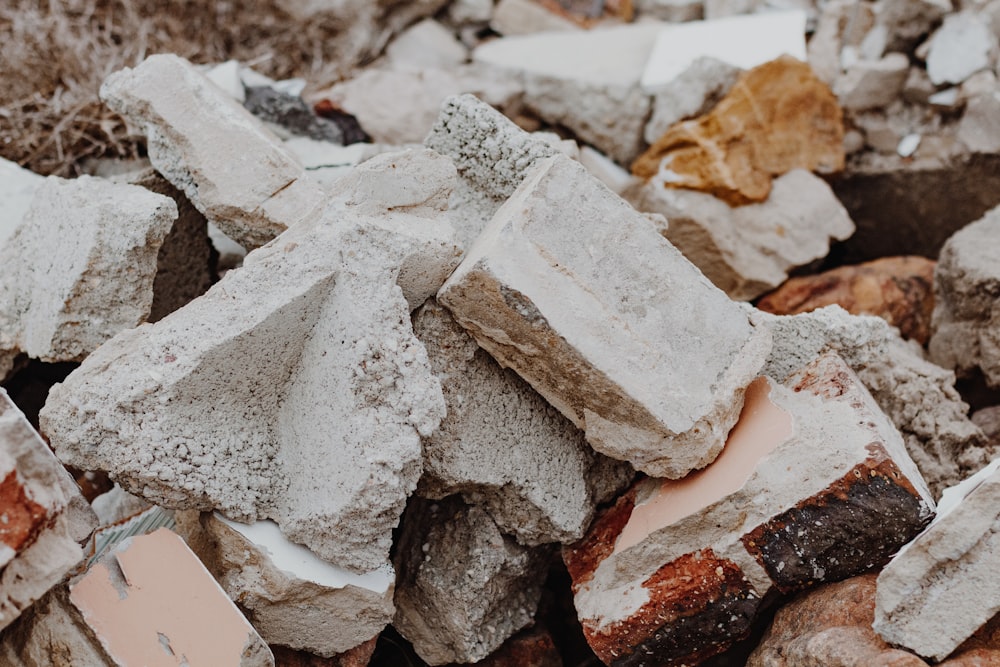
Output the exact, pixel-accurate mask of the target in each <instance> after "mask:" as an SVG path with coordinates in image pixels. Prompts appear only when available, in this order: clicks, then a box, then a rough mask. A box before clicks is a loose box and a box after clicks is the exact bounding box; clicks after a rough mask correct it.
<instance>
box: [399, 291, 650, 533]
mask: <svg viewBox="0 0 1000 667" xmlns="http://www.w3.org/2000/svg"><path fill="white" fill-rule="evenodd" d="M414 331H415V332H416V334H417V337H418V338H419V339H420V340H421V342H423V344H424V345H425V346H426V348H427V356H428V357H429V358H430V362H431V368H432V369H433V370H434V374H435V375H437V377H438V379H439V380H440V381H441V389H442V390H443V392H444V398H445V404H446V406H447V416H446V417H445V419H444V420H443V421H442V422H441V427H440V428H439V429H438V430H437V431H435V432H434V434H433V435H432V436H431V437H429V438H425V439H424V475H423V477H421V479H420V485H419V486H418V488H417V491H418V493H420V495H422V496H424V497H426V498H444V497H445V496H449V495H452V494H454V493H461V494H462V495H463V496H464V497H465V499H466V500H467V501H468V502H472V503H475V504H477V505H479V506H480V507H482V508H483V509H485V510H486V511H487V512H488V513H489V514H490V516H491V517H492V518H493V520H494V521H495V522H496V523H497V525H498V526H499V527H500V529H501V530H503V531H504V532H505V533H507V534H508V535H514V536H515V537H516V538H517V539H518V541H519V542H521V543H522V544H528V545H537V544H542V543H546V542H571V541H573V540H578V539H580V538H581V537H583V531H584V530H586V528H587V526H588V525H589V524H590V520H591V519H592V518H593V515H594V510H595V508H596V505H597V504H598V503H601V502H604V501H606V500H609V499H610V498H612V497H613V496H614V494H616V493H617V492H619V491H621V490H622V489H623V488H624V487H625V486H626V485H627V484H628V483H629V481H631V478H632V476H633V474H634V473H633V471H632V469H631V467H630V466H629V465H628V464H627V463H624V462H622V461H616V460H615V459H610V458H608V457H605V456H602V455H600V454H597V453H596V452H595V451H594V450H593V449H592V448H591V447H590V445H588V444H587V441H586V440H585V439H584V437H583V433H582V432H581V431H580V430H579V429H577V428H576V427H575V426H573V424H572V423H571V422H570V421H569V420H568V419H566V418H565V417H563V416H562V415H561V414H559V412H558V411H557V410H556V409H555V408H553V407H552V406H550V405H549V404H548V403H546V402H545V399H543V398H542V397H541V396H539V395H538V394H537V393H535V391H534V390H533V389H532V388H531V387H530V386H528V384H527V383H526V382H525V381H524V380H522V379H521V378H519V377H518V376H517V374H515V373H514V372H513V371H511V370H504V369H503V368H501V367H500V366H499V365H498V364H497V363H496V361H494V360H493V359H492V358H490V356H489V355H488V354H487V353H486V352H485V351H484V350H483V349H481V348H480V347H479V345H477V344H476V341H475V340H474V339H473V338H472V336H470V335H469V334H468V333H466V332H465V330H464V329H462V328H461V327H460V326H459V325H458V324H457V323H456V322H455V320H454V319H452V317H451V315H449V314H448V311H447V310H445V309H444V308H442V307H441V306H440V305H438V304H437V303H435V302H434V301H428V302H427V303H426V304H424V306H423V307H422V308H421V309H420V310H419V311H418V312H417V313H416V315H415V317H414Z"/></svg>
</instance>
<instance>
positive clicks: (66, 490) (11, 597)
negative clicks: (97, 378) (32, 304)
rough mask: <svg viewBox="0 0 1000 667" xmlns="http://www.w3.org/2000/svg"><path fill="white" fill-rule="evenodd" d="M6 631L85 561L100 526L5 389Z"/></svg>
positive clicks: (0, 454) (1, 415) (0, 433)
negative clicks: (85, 549) (86, 543)
mask: <svg viewBox="0 0 1000 667" xmlns="http://www.w3.org/2000/svg"><path fill="white" fill-rule="evenodd" d="M0 474H2V475H3V481H2V482H0V515H2V516H3V530H2V531H0V629H3V628H5V627H7V626H8V625H10V623H11V622H12V621H13V620H14V619H16V618H17V617H18V616H19V615H20V614H21V613H22V612H23V611H24V610H25V609H27V608H28V607H29V606H30V605H31V604H32V603H33V602H35V601H36V600H38V599H39V598H41V597H42V596H44V595H45V594H46V592H48V590H49V589H50V588H52V587H53V586H55V585H56V584H57V583H59V582H60V581H61V580H62V579H63V577H65V576H66V575H67V574H68V573H69V571H70V570H71V569H72V568H73V567H75V566H76V565H77V564H78V563H79V562H80V560H81V559H82V558H83V549H81V548H80V542H82V541H83V540H86V539H87V538H88V537H89V536H90V533H91V531H92V530H93V529H94V528H95V527H96V526H97V520H96V517H95V516H94V513H93V512H92V511H91V510H90V507H89V506H88V505H87V503H86V501H85V500H84V499H83V497H82V496H81V495H80V489H79V487H77V485H76V482H75V481H73V478H72V477H70V475H69V473H68V472H66V469H65V468H63V466H62V464H61V463H60V462H59V461H58V460H57V459H56V457H55V456H53V454H52V451H51V450H50V449H49V448H48V446H47V445H46V444H45V442H44V441H43V440H42V439H41V438H40V437H38V434H37V433H36V432H35V430H34V429H33V428H32V427H31V425H30V424H29V423H28V420H27V419H25V417H24V415H23V414H21V411H20V410H18V409H17V407H15V406H14V404H13V403H12V402H11V400H10V398H9V397H8V396H7V392H5V391H4V390H3V389H0Z"/></svg>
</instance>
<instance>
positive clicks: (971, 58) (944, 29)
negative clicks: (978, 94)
mask: <svg viewBox="0 0 1000 667" xmlns="http://www.w3.org/2000/svg"><path fill="white" fill-rule="evenodd" d="M997 47H998V44H997V36H996V35H994V34H993V31H992V30H991V29H990V26H989V24H988V23H987V22H986V21H985V20H984V19H983V18H982V17H980V16H979V14H977V13H975V12H972V11H963V12H958V13H956V14H951V15H949V16H947V17H945V19H944V24H943V25H942V26H941V27H940V28H938V30H937V32H935V33H934V34H933V35H932V36H931V39H930V50H929V52H928V54H927V74H928V75H930V77H931V81H933V82H934V84H935V85H941V84H943V83H952V84H958V83H962V82H963V81H965V80H966V79H967V78H969V77H970V76H972V75H973V74H974V73H976V72H978V71H979V70H982V69H986V68H988V67H989V66H990V64H991V63H992V62H993V59H994V58H995V57H996V54H997Z"/></svg>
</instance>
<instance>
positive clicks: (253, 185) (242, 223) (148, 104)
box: [101, 54, 324, 248]
mask: <svg viewBox="0 0 1000 667" xmlns="http://www.w3.org/2000/svg"><path fill="white" fill-rule="evenodd" d="M101 99H102V100H103V101H104V102H105V104H107V105H108V106H109V107H111V108H112V109H113V110H115V111H116V112H118V113H120V114H122V115H123V116H125V117H126V118H127V119H128V120H129V121H130V122H131V123H132V124H133V125H135V126H136V127H138V128H139V129H140V130H141V131H142V133H143V134H145V135H146V140H147V145H148V149H149V159H150V161H151V162H152V163H153V166H154V167H155V168H156V170H157V171H158V172H160V173H161V174H163V176H165V177H166V179H167V180H168V181H170V182H171V183H172V184H173V185H174V186H175V187H177V188H178V189H179V190H181V191H182V192H184V194H185V195H187V197H188V198H189V199H190V200H191V202H192V203H193V204H194V205H195V207H197V209H198V210H199V211H201V212H202V214H204V215H205V217H206V218H208V219H209V221H211V222H213V223H215V224H216V225H218V227H219V229H221V230H222V231H223V232H225V233H226V235H228V236H229V237H230V238H232V239H233V240H234V241H236V242H237V243H239V244H240V245H242V246H244V247H246V248H256V247H258V246H261V245H263V244H265V243H267V242H268V241H270V240H271V239H273V238H274V237H275V236H277V235H278V234H280V233H281V232H283V231H284V230H285V229H286V228H287V227H290V226H292V225H294V224H296V223H298V222H301V221H303V220H305V219H307V218H310V217H312V216H314V215H316V214H318V213H319V210H320V208H321V206H322V203H323V199H324V196H323V191H322V189H320V188H319V187H318V186H316V185H314V184H313V183H312V182H310V181H309V180H308V179H305V178H302V176H303V173H304V170H303V168H302V166H301V165H300V164H298V163H297V162H296V161H295V159H294V158H293V157H292V156H291V155H290V154H289V153H288V152H287V151H286V150H285V149H284V148H282V146H281V141H280V140H279V139H278V138H277V137H276V136H274V134H272V133H271V132H270V131H269V130H267V129H266V128H265V127H264V125H263V124H262V123H261V121H259V120H258V119H256V118H255V117H254V116H253V115H252V114H250V112H249V111H247V110H246V109H244V108H243V107H242V106H240V104H239V103H238V102H236V101H235V100H234V99H232V98H231V97H229V96H228V95H226V93H225V92H223V91H222V90H221V89H220V88H218V87H217V86H215V85H214V84H213V83H211V82H210V81H209V80H208V79H207V78H205V77H204V76H203V75H202V74H200V73H199V72H198V71H197V70H196V69H195V68H194V66H192V65H191V64H190V63H189V62H187V61H186V60H184V59H183V58H179V57H177V56H175V55H172V54H158V55H153V56H150V57H148V58H147V59H146V60H144V61H143V62H142V63H141V64H140V65H139V66H137V67H135V68H133V69H129V68H125V69H123V70H121V71H119V72H116V73H114V74H112V75H111V76H109V77H108V78H107V80H105V82H104V84H103V85H102V86H101Z"/></svg>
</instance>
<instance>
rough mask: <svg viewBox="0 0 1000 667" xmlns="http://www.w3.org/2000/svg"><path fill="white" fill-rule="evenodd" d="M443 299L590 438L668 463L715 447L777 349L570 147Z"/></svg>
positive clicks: (681, 470)
mask: <svg viewBox="0 0 1000 667" xmlns="http://www.w3.org/2000/svg"><path fill="white" fill-rule="evenodd" d="M612 221H613V222H612ZM636 285H642V286H643V290H641V291H638V292H637V291H636V290H635V286H636ZM681 286H683V287H681ZM438 300H439V301H440V302H441V303H442V304H444V305H445V306H446V307H447V308H448V309H449V310H451V311H452V314H453V315H454V316H455V318H456V320H457V321H458V322H459V323H460V324H461V325H462V326H463V327H465V328H466V329H467V330H468V331H469V332H470V333H472V335H473V336H474V337H475V338H476V340H477V341H478V342H479V344H480V345H481V346H482V347H484V348H485V349H486V350H487V351H488V352H489V353H490V354H492V355H493V356H494V358H496V359H497V360H498V361H500V363H501V364H502V365H504V366H509V367H510V368H513V369H514V370H515V371H517V372H518V374H519V375H521V377H523V378H524V379H526V380H527V381H528V383H529V384H531V385H532V386H533V387H534V388H535V390H536V391H538V392H539V393H540V394H542V396H544V397H545V398H546V399H547V400H548V401H549V402H550V403H551V404H552V405H553V406H555V407H556V408H557V409H558V410H559V411H560V412H562V413H563V414H564V415H565V416H566V417H568V418H569V419H570V421H572V422H573V423H574V424H576V425H577V426H578V427H579V428H582V429H583V430H584V431H585V432H586V436H587V440H588V441H589V442H590V444H591V445H592V446H593V447H594V448H595V449H597V450H598V451H600V452H602V453H604V454H607V455H608V456H611V457H613V458H618V459H622V460H626V461H629V462H630V463H632V464H633V465H634V466H636V467H637V468H639V469H641V470H643V471H645V472H648V473H649V474H652V475H657V476H663V477H681V476H683V475H685V474H687V473H688V472H690V471H691V470H694V469H696V468H700V467H702V466H704V465H706V464H707V463H709V462H710V461H711V460H712V459H714V458H715V456H716V455H717V454H718V452H719V450H720V449H721V447H722V443H723V441H724V440H725V436H726V433H728V431H729V429H730V427H731V426H732V425H733V423H735V421H736V418H737V416H738V415H739V409H740V404H741V396H742V393H743V390H744V388H745V387H746V385H747V384H749V382H750V380H752V379H753V377H755V376H756V374H757V372H758V371H759V369H760V367H761V365H762V363H763V361H764V358H765V357H766V355H767V353H768V351H769V349H770V342H769V337H770V334H769V332H767V331H766V330H764V329H760V328H756V327H755V326H754V324H753V323H752V322H751V320H750V319H749V317H748V315H747V314H746V313H745V312H744V311H742V309H741V308H740V307H739V306H737V305H736V304H734V303H733V302H731V301H730V300H729V299H728V298H726V296H725V295H724V294H723V293H722V292H720V291H719V290H718V289H716V288H715V287H714V286H712V285H711V283H709V282H708V280H707V279H706V278H705V277H704V276H702V275H701V273H700V272H699V271H698V270H697V269H696V268H695V267H694V266H693V265H692V264H690V263H689V262H688V261H687V260H685V259H684V258H683V256H682V255H681V254H680V253H679V252H678V251H677V250H676V249H675V248H674V247H673V246H671V245H670V244H669V243H667V241H666V240H664V239H663V238H662V237H660V236H659V235H658V233H657V231H656V229H655V228H654V227H653V226H652V225H650V224H649V221H648V220H647V219H646V218H645V217H644V216H642V215H640V214H638V213H636V212H635V210H634V209H633V208H632V207H631V206H629V205H628V204H627V203H625V202H624V201H622V200H621V199H619V198H618V197H617V196H615V195H614V194H613V193H612V192H610V191H609V190H607V189H606V188H605V187H604V186H603V185H601V184H600V183H598V182H597V181H596V180H594V179H593V178H592V177H590V176H589V174H587V172H586V170H585V169H584V167H582V166H581V165H579V164H578V163H576V162H574V161H572V160H570V159H569V158H566V157H565V156H562V155H557V156H554V157H552V158H547V159H544V160H540V161H539V162H537V163H536V164H535V166H534V167H533V168H532V169H531V171H530V172H529V173H528V175H527V177H526V179H525V181H524V182H523V183H522V184H521V186H520V187H519V188H518V190H517V191H516V192H515V193H514V194H513V195H512V196H511V198H510V199H509V200H508V201H507V203H506V204H504V206H503V207H502V208H501V209H500V211H499V212H498V213H497V214H496V216H495V217H494V218H493V220H492V222H491V223H490V225H489V227H487V229H486V230H485V231H484V232H483V234H482V236H480V238H479V240H478V241H477V243H476V244H475V246H473V248H472V249H471V250H469V252H468V254H467V255H466V257H465V259H464V261H463V262H462V265H461V266H460V267H459V268H458V270H456V272H455V273H454V274H453V275H452V276H451V278H449V279H448V282H447V283H445V285H444V286H443V287H442V289H441V291H440V292H439V293H438ZM692 313H697V314H698V316H697V317H692Z"/></svg>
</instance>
